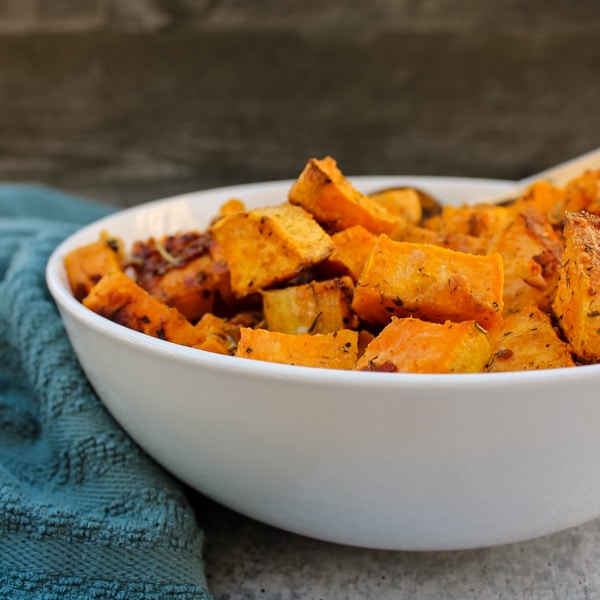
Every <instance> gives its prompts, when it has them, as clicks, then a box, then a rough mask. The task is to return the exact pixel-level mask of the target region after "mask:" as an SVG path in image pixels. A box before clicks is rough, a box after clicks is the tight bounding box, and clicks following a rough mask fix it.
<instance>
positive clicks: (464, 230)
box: [423, 204, 512, 238]
mask: <svg viewBox="0 0 600 600" xmlns="http://www.w3.org/2000/svg"><path fill="white" fill-rule="evenodd" d="M511 218H512V217H511V214H510V210H509V209H508V208H506V207H504V206H496V205H490V204H476V205H472V206H471V205H464V206H449V205H446V206H444V207H443V208H442V212H441V213H440V214H439V215H436V216H434V217H431V218H430V219H427V220H426V221H425V222H424V223H423V227H425V228H426V229H431V230H432V231H437V232H438V233H440V234H462V235H468V236H472V237H478V238H487V237H489V236H490V235H491V234H493V233H495V232H496V231H498V230H499V229H502V228H503V227H505V226H506V224H507V223H508V222H509V221H510V220H511Z"/></svg>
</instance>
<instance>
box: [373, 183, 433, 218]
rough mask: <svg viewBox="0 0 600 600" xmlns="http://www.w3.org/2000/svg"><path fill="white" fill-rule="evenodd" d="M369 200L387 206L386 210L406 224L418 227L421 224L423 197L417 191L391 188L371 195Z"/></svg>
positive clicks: (408, 188)
mask: <svg viewBox="0 0 600 600" xmlns="http://www.w3.org/2000/svg"><path fill="white" fill-rule="evenodd" d="M369 198H371V199H372V200H375V202H377V203H379V204H381V205H382V206H385V208H386V209H387V210H388V211H389V212H390V213H392V214H393V215H397V216H398V217H399V218H400V219H401V220H402V221H403V222H404V223H411V224H413V225H416V224H417V223H420V222H421V218H422V216H423V209H422V207H421V197H420V196H419V193H418V192H417V190H415V189H413V188H410V187H405V188H399V187H398V188H390V189H387V190H381V191H380V192H375V193H373V194H369Z"/></svg>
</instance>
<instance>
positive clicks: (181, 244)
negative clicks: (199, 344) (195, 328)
mask: <svg viewBox="0 0 600 600" xmlns="http://www.w3.org/2000/svg"><path fill="white" fill-rule="evenodd" d="M210 244H211V238H210V236H209V235H207V234H206V233H200V232H198V231H187V232H184V233H179V234H176V235H169V236H164V237H163V238H161V239H155V238H150V239H148V240H145V241H141V240H140V241H137V242H135V243H134V244H133V247H132V249H131V259H130V263H129V265H128V267H130V268H131V269H132V270H133V271H134V272H135V275H136V281H137V283H138V284H139V285H140V286H141V287H142V288H144V289H145V290H146V291H147V292H149V293H150V294H152V295H153V296H154V297H156V298H157V299H158V300H160V301H161V302H164V303H165V304H168V305H169V306H173V307H174V308H176V309H177V310H179V312H181V314H183V315H184V316H185V317H186V318H187V319H188V320H190V321H197V320H198V319H199V318H200V317H201V316H202V315H203V314H204V313H206V312H210V311H212V310H213V306H214V299H215V294H216V288H217V283H216V281H215V277H214V274H213V260H212V258H211V256H210V253H209V247H210Z"/></svg>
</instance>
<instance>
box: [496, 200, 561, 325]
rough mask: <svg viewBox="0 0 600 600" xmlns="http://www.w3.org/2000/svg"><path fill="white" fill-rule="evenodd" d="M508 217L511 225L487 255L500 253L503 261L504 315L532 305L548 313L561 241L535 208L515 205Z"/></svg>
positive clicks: (556, 274)
mask: <svg viewBox="0 0 600 600" xmlns="http://www.w3.org/2000/svg"><path fill="white" fill-rule="evenodd" d="M509 214H511V219H510V221H508V222H507V223H506V226H505V227H503V228H501V229H499V230H498V231H497V232H496V233H495V234H494V235H493V236H492V237H491V238H490V240H489V243H488V253H492V252H497V253H499V254H500V255H501V256H502V258H503V260H504V294H503V297H504V313H505V314H508V313H511V312H514V311H516V310H520V309H523V308H526V307H527V306H529V305H530V304H532V303H534V304H536V305H537V306H538V307H539V308H541V309H542V310H546V311H548V310H550V307H551V305H552V301H553V299H554V294H555V293H556V284H557V281H558V271H559V269H560V265H561V263H562V256H563V250H564V249H563V243H562V240H561V239H560V238H559V236H558V234H557V233H556V232H555V230H554V228H553V227H552V224H551V223H550V221H549V220H548V219H547V217H546V216H545V215H544V214H543V213H541V212H540V211H539V210H537V209H536V208H535V207H534V206H532V205H529V206H527V205H521V204H519V205H515V206H514V207H511V209H509Z"/></svg>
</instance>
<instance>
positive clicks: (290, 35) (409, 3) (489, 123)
mask: <svg viewBox="0 0 600 600" xmlns="http://www.w3.org/2000/svg"><path fill="white" fill-rule="evenodd" d="M598 145H600V2H598V0H580V1H578V2H572V1H570V0H569V1H564V0H531V1H528V2H524V1H519V0H491V1H487V2H482V1H480V0H365V1H358V0H350V1H344V0H333V1H330V2H325V1H323V0H289V1H285V0H172V1H167V0H0V180H3V181H7V180H10V181H36V182H43V183H48V184H51V185H54V186H57V187H61V188H63V189H66V190H70V191H72V192H75V193H78V194H83V195H87V196H90V197H93V198H98V199H101V200H105V201H109V202H112V203H115V204H117V203H118V204H121V205H129V204H134V203H138V202H142V201H146V200H150V199H154V198H158V197H162V196H166V195H170V194H176V193H180V192H186V191H192V190H197V189H203V188H207V187H212V186H217V185H223V184H230V183H241V182H246V181H257V180H265V179H267V180H268V179H281V178H293V177H296V176H297V175H298V173H299V172H300V171H301V170H302V168H303V166H304V163H305V162H306V160H307V158H309V157H311V156H319V157H320V156H324V155H326V154H329V155H332V156H334V157H335V158H336V159H337V160H338V162H339V164H340V166H341V168H342V170H343V171H344V172H345V173H347V174H349V175H350V174H424V175H460V176H480V177H492V178H519V177H521V176H525V175H528V174H530V173H532V172H535V171H536V170H539V169H542V168H544V167H547V166H549V165H551V164H552V163H554V162H557V161H560V160H562V159H565V158H567V157H569V156H571V155H574V154H577V153H580V152H583V151H586V150H589V149H591V148H593V147H596V146H598Z"/></svg>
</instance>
